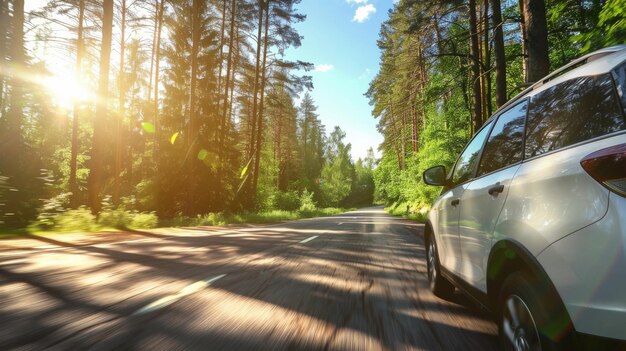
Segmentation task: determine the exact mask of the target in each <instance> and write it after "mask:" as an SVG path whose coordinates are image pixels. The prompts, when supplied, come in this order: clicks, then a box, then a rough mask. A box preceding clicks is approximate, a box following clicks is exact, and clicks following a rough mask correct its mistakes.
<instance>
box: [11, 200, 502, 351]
mask: <svg viewBox="0 0 626 351" xmlns="http://www.w3.org/2000/svg"><path fill="white" fill-rule="evenodd" d="M422 232H423V226H422V225H419V224H415V223H414V222H410V221H406V220H402V219H398V218H393V217H390V216H388V215H386V214H385V213H384V211H383V210H382V208H380V207H373V208H366V209H361V210H359V211H355V212H348V213H344V214H341V215H337V216H332V217H324V218H315V219H308V220H301V221H294V222H287V223H281V224H275V225H267V226H246V227H210V228H209V227H203V228H186V229H159V230H151V231H149V232H129V233H109V234H102V235H95V236H94V235H92V236H80V235H61V236H55V237H48V238H39V239H10V240H3V241H0V349H1V350H7V349H20V350H30V349H35V350H40V349H47V348H50V349H105V350H124V349H129V350H135V349H142V350H182V349H197V350H497V349H498V344H497V339H496V334H497V327H496V325H495V324H494V323H493V322H492V321H491V320H490V319H489V317H488V316H487V315H486V314H484V313H483V312H481V311H480V310H479V309H478V308H476V307H474V306H473V305H472V304H471V303H468V302H467V301H466V300H465V299H464V298H463V297H462V296H461V295H458V296H456V298H455V302H448V301H443V300H440V299H438V298H436V297H434V296H433V295H432V294H431V293H430V292H429V290H428V282H427V278H426V263H425V255H424V249H423V241H422Z"/></svg>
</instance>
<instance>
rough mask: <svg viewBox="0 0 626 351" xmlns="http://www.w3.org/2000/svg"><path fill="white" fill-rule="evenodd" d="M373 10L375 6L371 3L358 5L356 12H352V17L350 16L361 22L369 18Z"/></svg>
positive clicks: (374, 10)
mask: <svg viewBox="0 0 626 351" xmlns="http://www.w3.org/2000/svg"><path fill="white" fill-rule="evenodd" d="M375 12H376V7H374V5H373V4H367V5H363V6H359V7H358V8H357V9H356V12H355V13H354V18H352V20H353V21H356V22H359V23H362V22H364V21H365V20H367V19H368V18H369V16H370V14H372V13H375Z"/></svg>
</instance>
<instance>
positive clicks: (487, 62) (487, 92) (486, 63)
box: [483, 0, 492, 119]
mask: <svg viewBox="0 0 626 351" xmlns="http://www.w3.org/2000/svg"><path fill="white" fill-rule="evenodd" d="M483 9H484V12H483V24H484V27H483V31H484V32H483V35H484V38H483V48H484V55H483V67H484V68H483V71H484V73H483V75H484V83H485V85H484V86H485V89H484V98H485V103H484V110H485V113H484V114H483V116H484V117H485V119H487V118H489V116H491V110H492V106H491V50H490V45H489V0H484V8H483Z"/></svg>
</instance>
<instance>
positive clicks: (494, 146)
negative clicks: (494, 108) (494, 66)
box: [477, 101, 528, 176]
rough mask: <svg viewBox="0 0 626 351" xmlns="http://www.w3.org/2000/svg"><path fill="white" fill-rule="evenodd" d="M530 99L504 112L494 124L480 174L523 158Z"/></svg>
mask: <svg viewBox="0 0 626 351" xmlns="http://www.w3.org/2000/svg"><path fill="white" fill-rule="evenodd" d="M527 107H528V101H524V102H522V103H521V104H517V105H516V106H514V107H513V108H511V109H509V110H508V111H506V112H504V113H502V114H501V115H500V117H498V120H497V121H496V124H495V125H494V126H493V130H492V131H491V135H490V136H489V139H488V140H487V144H485V149H484V151H483V155H482V157H481V159H480V165H479V166H478V175H477V176H481V175H483V174H486V173H490V172H493V171H495V170H498V169H500V168H504V167H506V166H509V165H512V164H514V163H516V162H519V161H521V160H522V154H523V153H524V141H523V137H524V123H525V122H526V109H527Z"/></svg>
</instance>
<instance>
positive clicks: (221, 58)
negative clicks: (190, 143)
mask: <svg viewBox="0 0 626 351" xmlns="http://www.w3.org/2000/svg"><path fill="white" fill-rule="evenodd" d="M227 5H228V3H227V0H223V2H222V25H221V26H220V54H219V56H218V57H219V61H220V63H219V67H218V70H217V72H218V73H217V93H216V94H215V95H216V96H217V97H218V99H217V107H216V110H217V111H219V110H220V107H219V106H220V100H219V95H220V94H221V93H222V70H223V68H224V34H225V31H226V10H227V8H228V6H227ZM224 105H226V101H224ZM223 132H224V130H223V129H222V130H220V133H223Z"/></svg>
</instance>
